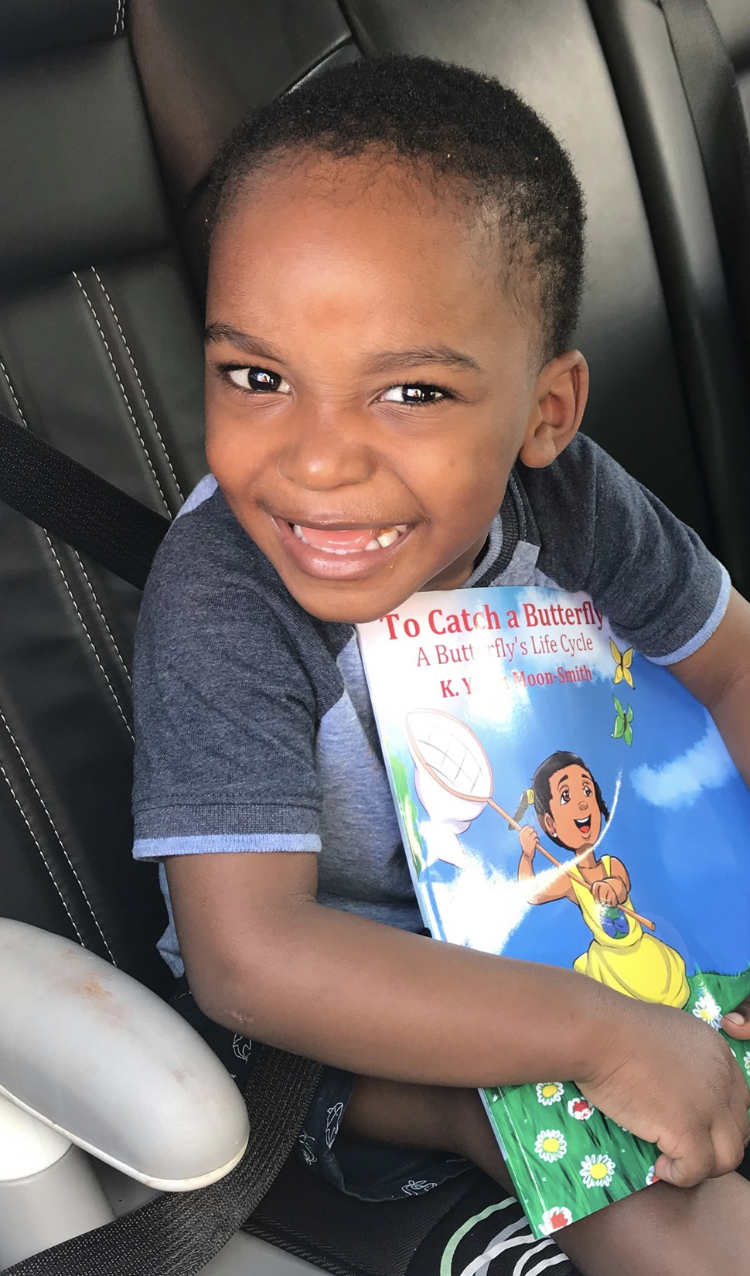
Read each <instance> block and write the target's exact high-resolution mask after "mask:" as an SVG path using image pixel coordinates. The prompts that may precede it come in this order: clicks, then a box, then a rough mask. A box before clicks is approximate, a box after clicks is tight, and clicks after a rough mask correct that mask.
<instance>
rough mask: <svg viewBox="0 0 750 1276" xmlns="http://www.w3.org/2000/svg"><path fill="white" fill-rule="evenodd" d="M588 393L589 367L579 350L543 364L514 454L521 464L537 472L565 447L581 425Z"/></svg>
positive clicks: (569, 351) (570, 351) (558, 356)
mask: <svg viewBox="0 0 750 1276" xmlns="http://www.w3.org/2000/svg"><path fill="white" fill-rule="evenodd" d="M588 393H589V368H588V364H587V363H586V360H585V359H584V357H583V355H582V354H581V352H580V350H568V351H567V352H566V353H565V354H560V355H557V356H556V358H554V359H551V360H550V362H549V363H547V364H545V366H544V367H543V368H542V371H541V372H540V373H539V376H538V378H537V382H536V385H535V387H534V393H533V399H532V406H531V412H530V413H529V419H528V423H527V426H526V434H525V436H524V441H523V444H522V446H521V450H520V452H519V454H518V458H519V460H520V461H523V464H524V465H528V466H530V467H531V468H532V469H541V468H543V467H544V466H545V465H550V464H551V463H552V461H554V459H555V457H556V456H559V454H560V453H561V452H562V450H563V448H566V447H567V446H568V444H569V443H570V440H571V439H572V438H573V436H574V435H575V433H576V432H577V430H578V427H579V425H580V424H581V418H582V416H583V412H584V408H585V407H586V400H587V398H588Z"/></svg>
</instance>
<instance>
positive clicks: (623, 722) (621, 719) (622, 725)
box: [612, 696, 633, 745]
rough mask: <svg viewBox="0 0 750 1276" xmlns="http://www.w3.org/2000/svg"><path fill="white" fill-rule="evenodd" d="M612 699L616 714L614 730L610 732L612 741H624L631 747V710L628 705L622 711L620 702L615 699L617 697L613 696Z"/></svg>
mask: <svg viewBox="0 0 750 1276" xmlns="http://www.w3.org/2000/svg"><path fill="white" fill-rule="evenodd" d="M612 699H613V700H614V702H615V711H616V713H617V717H616V718H615V729H614V731H613V732H612V739H613V740H624V741H625V743H626V744H627V745H631V744H632V743H633V727H632V725H631V724H632V721H633V710H632V708H631V706H630V705H628V707H627V709H623V707H622V705H621V704H620V701H619V700H618V699H617V696H613V697H612Z"/></svg>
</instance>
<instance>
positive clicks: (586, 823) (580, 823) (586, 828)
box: [576, 815, 591, 837]
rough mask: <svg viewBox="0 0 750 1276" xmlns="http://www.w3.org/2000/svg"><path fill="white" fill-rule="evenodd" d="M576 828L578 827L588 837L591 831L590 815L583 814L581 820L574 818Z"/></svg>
mask: <svg viewBox="0 0 750 1276" xmlns="http://www.w3.org/2000/svg"><path fill="white" fill-rule="evenodd" d="M576 828H577V829H580V831H581V832H582V833H583V834H584V836H586V837H588V835H589V833H590V832H591V816H590V815H585V816H584V818H583V819H582V820H576Z"/></svg>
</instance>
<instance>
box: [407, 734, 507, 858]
mask: <svg viewBox="0 0 750 1276" xmlns="http://www.w3.org/2000/svg"><path fill="white" fill-rule="evenodd" d="M406 736H407V741H408V744H409V752H410V753H411V756H412V760H413V762H414V778H415V784H416V789H417V793H418V795H419V799H420V801H421V803H422V805H423V807H424V808H425V810H426V811H427V814H428V815H429V816H430V817H431V818H432V819H433V820H437V821H439V822H440V823H442V824H448V825H449V826H451V827H453V831H454V832H456V833H460V832H463V830H464V829H466V828H468V826H469V824H470V822H471V821H472V820H475V819H476V818H477V816H478V815H481V813H482V811H483V810H484V809H485V807H486V806H487V803H488V802H489V800H490V797H491V794H492V784H493V780H492V768H491V766H490V762H489V758H488V757H487V754H486V753H485V751H484V749H483V747H482V745H481V744H480V742H479V740H478V739H477V737H476V736H475V734H474V732H473V731H472V730H471V729H470V728H469V727H467V726H466V725H465V724H464V723H463V722H460V721H459V720H458V718H454V717H452V716H451V715H450V714H448V713H443V712H442V711H441V710H440V709H412V711H411V713H408V714H407V716H406Z"/></svg>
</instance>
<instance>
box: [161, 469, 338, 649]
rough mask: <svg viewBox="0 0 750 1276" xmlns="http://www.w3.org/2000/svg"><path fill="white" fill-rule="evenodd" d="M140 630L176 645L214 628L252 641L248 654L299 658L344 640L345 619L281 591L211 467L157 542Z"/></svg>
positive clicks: (212, 633) (207, 640)
mask: <svg viewBox="0 0 750 1276" xmlns="http://www.w3.org/2000/svg"><path fill="white" fill-rule="evenodd" d="M146 631H149V633H150V634H151V635H152V636H154V637H155V638H156V640H157V641H159V642H160V643H161V644H167V645H172V644H176V645H178V646H179V647H180V649H181V650H185V649H186V648H187V647H188V646H192V647H194V646H195V644H196V642H198V643H202V644H204V645H210V644H211V643H212V642H214V641H215V640H216V637H217V635H218V634H219V632H221V635H222V637H223V642H224V643H228V642H232V641H234V640H235V639H236V640H237V641H242V642H243V645H245V646H247V647H248V648H253V650H254V658H255V659H257V660H262V659H264V658H270V657H271V656H273V658H274V659H277V660H280V659H282V658H283V654H284V651H286V652H288V653H291V654H293V655H294V657H295V659H297V660H298V661H299V662H300V663H302V664H305V663H307V658H306V656H305V653H306V652H308V651H309V650H310V649H311V648H320V647H322V648H323V649H325V650H327V651H328V652H329V653H330V654H333V655H336V654H337V653H338V651H340V650H341V649H342V648H343V647H344V646H345V645H346V643H347V642H348V641H349V640H350V638H351V634H352V629H351V626H350V625H339V624H328V623H325V622H323V621H319V620H317V619H316V618H315V617H314V616H311V615H309V613H307V612H306V611H304V609H303V608H302V607H300V605H299V603H297V602H296V601H295V599H294V598H293V597H292V596H291V594H290V593H289V592H288V590H287V589H286V587H285V586H284V584H283V582H282V580H281V578H280V577H279V575H278V573H277V571H276V569H275V568H274V567H273V565H272V564H271V563H270V562H269V560H268V559H267V558H266V556H265V554H263V553H262V552H261V550H259V549H258V547H257V545H256V544H255V542H254V541H253V540H252V539H251V538H250V537H249V536H248V535H247V533H246V532H245V530H244V528H243V527H242V526H241V525H240V524H239V523H238V521H237V519H236V518H235V516H234V514H233V513H232V511H231V509H230V508H229V506H228V505H227V502H226V500H225V499H224V496H223V494H222V492H221V490H220V488H219V487H218V484H217V482H216V480H215V478H213V476H212V475H210V474H209V475H206V477H205V478H204V479H202V480H201V482H200V483H199V484H198V486H197V487H196V488H195V489H194V490H193V492H192V493H191V495H190V496H189V497H188V499H187V500H186V502H185V504H184V505H183V507H182V509H181V510H180V513H179V514H178V515H177V517H176V518H175V520H174V522H173V524H172V526H171V527H170V529H169V532H168V534H167V535H166V537H165V538H164V540H163V541H162V544H161V545H160V547H159V550H158V553H157V555H156V558H155V559H154V564H153V567H152V569H151V573H150V575H149V578H148V582H147V584H146V590H145V593H144V598H143V604H142V608H141V617H140V620H139V636H140V640H141V641H140V646H141V648H143V646H144V638H145V635H146Z"/></svg>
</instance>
